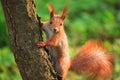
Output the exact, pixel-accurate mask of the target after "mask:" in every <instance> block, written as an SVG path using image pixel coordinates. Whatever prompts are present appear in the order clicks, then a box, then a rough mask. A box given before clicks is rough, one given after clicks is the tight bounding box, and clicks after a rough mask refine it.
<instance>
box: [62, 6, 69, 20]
mask: <svg viewBox="0 0 120 80" xmlns="http://www.w3.org/2000/svg"><path fill="white" fill-rule="evenodd" d="M67 13H68V7H67V6H66V7H65V8H64V10H63V13H62V16H61V18H62V19H63V20H64V19H65V17H66V15H67Z"/></svg>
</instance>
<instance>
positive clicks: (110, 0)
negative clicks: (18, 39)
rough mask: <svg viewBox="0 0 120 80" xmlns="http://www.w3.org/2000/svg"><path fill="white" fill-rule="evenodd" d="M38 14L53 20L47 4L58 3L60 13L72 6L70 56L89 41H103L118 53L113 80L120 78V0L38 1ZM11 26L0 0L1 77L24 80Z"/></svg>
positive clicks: (71, 78)
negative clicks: (12, 44) (11, 41)
mask: <svg viewBox="0 0 120 80" xmlns="http://www.w3.org/2000/svg"><path fill="white" fill-rule="evenodd" d="M35 4H36V8H37V10H36V11H37V14H38V15H39V16H40V17H41V20H42V21H46V20H49V10H48V8H47V4H53V5H54V6H55V11H56V14H59V13H62V10H63V8H64V6H66V5H67V6H68V7H69V13H68V16H67V17H66V19H65V23H64V25H65V30H66V33H67V36H68V40H69V44H70V55H71V57H73V56H75V55H76V53H77V52H78V51H79V48H80V46H82V45H83V44H84V43H85V42H86V41H88V40H90V39H97V40H102V41H103V44H104V47H106V48H108V52H109V53H113V54H115V55H116V56H117V58H116V60H115V63H114V65H115V66H114V70H113V73H112V77H111V79H110V80H120V0H92V1H91V0H52V1H50V0H44V1H43V0H35ZM7 30H8V29H7V25H6V22H5V18H4V14H3V10H2V7H1V3H0V80H22V79H21V76H20V74H19V70H18V69H17V65H16V63H15V60H14V57H13V54H12V51H11V49H10V47H9V38H8V31H7ZM66 80H87V79H86V76H85V75H79V76H78V75H76V74H75V73H73V72H69V73H68V77H67V79H66Z"/></svg>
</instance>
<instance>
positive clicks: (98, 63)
mask: <svg viewBox="0 0 120 80" xmlns="http://www.w3.org/2000/svg"><path fill="white" fill-rule="evenodd" d="M105 52H106V50H105V49H104V48H103V46H102V44H101V43H100V42H97V41H88V42H87V43H86V44H85V45H84V46H83V47H82V48H81V50H80V52H79V53H78V55H76V56H75V57H74V58H73V59H72V62H71V68H70V69H71V70H73V71H75V72H76V73H78V74H80V73H81V72H86V73H93V78H92V79H93V80H96V79H97V78H99V77H100V78H102V80H106V79H108V78H109V77H110V75H111V73H112V68H113V65H112V63H111V61H113V58H114V57H113V55H110V54H106V53H105Z"/></svg>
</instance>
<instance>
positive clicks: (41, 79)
mask: <svg viewBox="0 0 120 80" xmlns="http://www.w3.org/2000/svg"><path fill="white" fill-rule="evenodd" d="M2 6H3V9H4V13H5V17H6V21H7V24H8V30H9V31H8V32H9V37H10V42H11V47H12V51H13V53H14V57H15V61H16V63H17V65H18V68H19V71H20V74H21V76H22V79H23V80H57V78H56V73H55V71H54V69H53V67H52V65H51V63H50V60H49V57H48V55H47V53H46V52H45V50H44V49H43V48H38V47H37V43H38V42H39V40H42V38H41V36H40V35H42V34H41V31H40V27H39V21H38V19H37V16H36V11H35V6H34V1H33V0H2Z"/></svg>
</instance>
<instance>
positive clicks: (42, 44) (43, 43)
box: [37, 42, 45, 47]
mask: <svg viewBox="0 0 120 80" xmlns="http://www.w3.org/2000/svg"><path fill="white" fill-rule="evenodd" d="M37 46H38V47H43V46H45V42H39V43H38V44H37Z"/></svg>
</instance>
